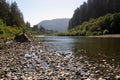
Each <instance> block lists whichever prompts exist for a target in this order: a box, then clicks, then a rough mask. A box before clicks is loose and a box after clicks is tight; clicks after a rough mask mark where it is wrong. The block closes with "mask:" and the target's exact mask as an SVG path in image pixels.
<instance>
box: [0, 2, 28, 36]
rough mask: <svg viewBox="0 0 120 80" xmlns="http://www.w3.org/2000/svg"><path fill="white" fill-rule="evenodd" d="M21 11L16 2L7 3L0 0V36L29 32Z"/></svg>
mask: <svg viewBox="0 0 120 80" xmlns="http://www.w3.org/2000/svg"><path fill="white" fill-rule="evenodd" d="M27 26H28V23H25V21H24V17H23V14H22V12H21V11H20V9H19V8H18V6H17V3H16V2H13V3H11V4H9V3H8V2H6V0H0V37H13V36H14V35H15V34H17V33H20V32H26V33H29V28H28V27H27Z"/></svg>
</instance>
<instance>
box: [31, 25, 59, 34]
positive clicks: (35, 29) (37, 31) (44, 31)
mask: <svg viewBox="0 0 120 80" xmlns="http://www.w3.org/2000/svg"><path fill="white" fill-rule="evenodd" d="M31 29H32V31H33V34H39V35H42V34H53V33H57V31H54V30H48V29H46V28H44V27H43V26H42V25H41V26H40V27H38V25H34V26H33V27H32V28H31Z"/></svg>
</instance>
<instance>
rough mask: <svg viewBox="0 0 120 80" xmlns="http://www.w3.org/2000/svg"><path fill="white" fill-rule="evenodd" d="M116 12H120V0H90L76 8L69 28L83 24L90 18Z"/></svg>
mask: <svg viewBox="0 0 120 80" xmlns="http://www.w3.org/2000/svg"><path fill="white" fill-rule="evenodd" d="M115 12H120V0H88V1H87V2H84V3H83V4H82V5H81V6H80V7H79V8H77V9H76V10H75V12H74V14H73V17H72V18H71V20H70V21H69V28H68V29H71V28H74V27H76V26H77V25H81V24H82V23H83V22H84V21H88V20H89V19H90V18H98V17H100V16H103V15H105V14H107V13H115Z"/></svg>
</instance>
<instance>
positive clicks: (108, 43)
mask: <svg viewBox="0 0 120 80" xmlns="http://www.w3.org/2000/svg"><path fill="white" fill-rule="evenodd" d="M39 38H40V39H42V43H43V45H45V46H48V47H49V49H50V50H51V51H52V50H53V51H54V50H55V51H57V52H59V53H64V54H67V53H72V54H73V55H74V56H80V55H85V56H88V57H89V58H90V59H91V60H95V59H96V60H97V59H101V58H102V59H106V60H108V61H109V62H114V63H117V64H119V62H120V38H95V37H77V36H76V37H75V36H74V37H73V36H44V37H40V36H39Z"/></svg>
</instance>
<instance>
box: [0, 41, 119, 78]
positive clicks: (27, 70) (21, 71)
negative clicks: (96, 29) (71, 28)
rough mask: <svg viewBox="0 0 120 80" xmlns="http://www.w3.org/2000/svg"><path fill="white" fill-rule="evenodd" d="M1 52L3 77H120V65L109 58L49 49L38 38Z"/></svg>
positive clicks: (0, 65) (0, 66)
mask: <svg viewBox="0 0 120 80" xmlns="http://www.w3.org/2000/svg"><path fill="white" fill-rule="evenodd" d="M81 52H84V53H86V52H85V51H84V50H81ZM0 54H1V56H0V80H4V79H5V80H9V79H12V80H19V79H23V80H106V79H107V80H109V79H110V80H120V67H119V66H118V67H115V66H112V65H110V64H109V63H107V61H106V60H105V59H103V60H101V61H102V62H103V63H96V62H95V61H90V60H88V59H87V57H86V56H82V55H81V56H80V57H74V56H73V55H72V53H65V54H64V53H60V52H56V51H55V50H52V51H49V49H47V48H46V46H43V45H42V44H40V43H39V44H38V43H37V42H31V43H21V44H20V43H16V42H15V43H13V44H11V45H9V48H8V49H7V50H1V51H0ZM112 61H114V60H112ZM111 75H112V76H111Z"/></svg>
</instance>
